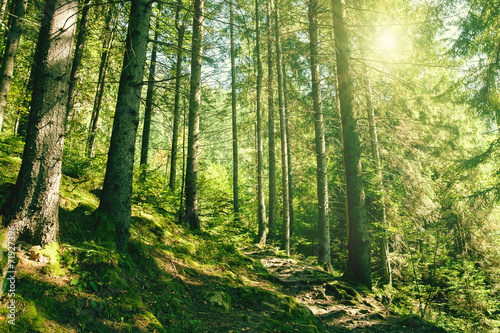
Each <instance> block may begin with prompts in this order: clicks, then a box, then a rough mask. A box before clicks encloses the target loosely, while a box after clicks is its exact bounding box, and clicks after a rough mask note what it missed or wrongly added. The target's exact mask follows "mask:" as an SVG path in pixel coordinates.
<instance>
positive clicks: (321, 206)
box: [309, 0, 333, 273]
mask: <svg viewBox="0 0 500 333" xmlns="http://www.w3.org/2000/svg"><path fill="white" fill-rule="evenodd" d="M309 50H310V54H311V81H312V98H313V111H314V134H315V144H316V184H317V194H318V245H319V250H318V262H319V263H320V264H323V265H325V267H326V269H327V270H328V272H330V273H333V268H332V261H331V256H330V221H329V217H328V175H327V160H326V142H325V122H324V120H323V106H322V100H321V83H320V80H321V78H320V73H319V55H318V1H317V0H309Z"/></svg>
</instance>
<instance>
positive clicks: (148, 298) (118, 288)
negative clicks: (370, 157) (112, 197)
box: [0, 220, 446, 333]
mask: <svg viewBox="0 0 500 333" xmlns="http://www.w3.org/2000/svg"><path fill="white" fill-rule="evenodd" d="M142 222H144V220H142ZM144 226H146V228H147V224H144V223H143V224H141V227H143V228H144V229H143V231H145V230H146V228H145V227H144ZM142 235H143V236H144V233H142ZM203 238H204V237H203ZM198 242H200V239H198ZM194 243H196V242H194ZM175 245H176V246H177V249H178V250H179V251H180V252H178V253H181V252H184V253H185V252H186V251H187V252H189V251H190V250H189V249H187V250H186V248H184V246H186V245H187V244H180V243H177V244H175ZM88 246H89V247H88V248H87V249H86V251H85V252H84V253H85V254H84V255H83V256H79V258H80V259H79V265H78V268H79V272H78V273H77V271H76V270H74V269H71V267H72V266H71V264H74V263H71V260H70V259H68V258H76V256H74V254H75V253H76V252H75V251H77V250H78V249H75V248H72V246H70V245H64V244H63V245H61V249H60V252H61V253H62V254H63V256H62V259H63V260H62V261H63V262H64V265H65V266H67V267H69V269H68V270H64V269H63V273H62V274H54V272H53V271H51V269H49V267H50V261H51V259H50V258H49V257H50V254H47V253H46V252H44V250H41V249H40V248H39V247H32V246H31V245H29V244H26V243H19V244H18V253H17V255H18V265H17V268H16V270H17V271H18V281H17V284H18V290H17V291H18V294H19V295H20V297H19V296H18V297H19V299H20V300H19V301H18V314H17V316H18V318H17V322H16V324H17V325H16V326H12V325H9V326H3V327H4V328H7V330H3V331H5V332H94V333H95V332H196V333H198V332H208V333H211V332H227V333H236V332H303V333H313V332H325V333H326V332H367V333H368V332H384V333H387V332H394V333H395V332H402V333H404V332H446V331H445V330H444V329H441V328H437V327H435V326H434V325H432V324H430V323H428V322H426V321H424V320H422V319H420V318H419V317H418V316H407V317H399V316H397V315H396V314H395V313H392V312H391V311H389V310H388V309H387V307H386V306H385V305H383V304H382V303H381V301H383V300H382V299H380V298H379V297H377V296H375V295H374V294H372V293H370V292H368V291H367V290H363V288H359V287H356V286H352V285H350V284H348V283H347V282H344V281H341V280H340V279H338V278H336V277H334V276H333V275H331V274H328V273H326V272H324V271H322V270H321V269H319V267H318V266H315V265H314V263H313V262H312V258H311V260H310V261H309V262H308V261H307V260H304V261H299V260H295V259H292V258H289V257H286V256H284V255H282V254H280V253H279V252H277V251H276V249H269V248H260V247H259V246H255V245H250V246H248V245H247V246H246V247H245V248H244V249H241V250H237V252H234V253H232V251H234V250H235V249H233V250H232V249H231V248H230V247H228V246H227V244H226V245H224V244H223V245H222V246H218V244H215V243H214V244H212V241H209V242H205V244H204V245H203V246H208V247H209V248H205V250H203V251H206V252H207V255H208V256H213V257H214V258H219V259H220V256H221V254H223V255H224V256H225V257H224V259H223V260H218V262H219V264H217V265H211V266H210V267H208V266H207V267H201V266H200V265H199V263H196V262H195V261H192V260H190V258H189V253H185V254H186V255H185V256H184V257H182V256H175V255H173V254H172V253H168V252H165V250H166V247H164V246H159V245H158V244H153V243H151V242H148V241H145V239H144V238H142V240H141V241H140V242H139V238H135V239H133V240H132V242H131V245H130V248H129V252H130V254H131V257H132V260H133V262H134V263H135V265H136V266H135V267H133V268H134V269H133V270H129V269H127V268H125V267H124V268H123V271H122V272H121V273H120V274H119V275H120V277H119V279H121V280H122V281H125V283H123V284H120V283H115V282H114V281H113V280H112V279H109V278H108V279H100V278H98V277H97V276H93V277H92V276H91V275H90V274H89V273H85V272H90V271H92V269H90V267H91V266H93V265H95V264H96V263H97V262H99V264H102V263H103V262H104V261H108V264H110V263H109V261H110V260H111V261H112V259H110V258H111V257H112V256H109V254H108V255H106V257H105V258H98V257H99V256H103V255H104V254H103V253H101V254H99V250H100V249H101V250H102V248H99V247H97V246H94V247H92V246H91V245H88ZM188 246H189V245H188ZM203 246H202V245H198V251H201V249H202V247H203ZM82 249H83V248H80V249H79V250H82ZM91 249H92V250H91ZM71 251H73V252H71ZM191 251H192V250H191ZM210 251H212V253H210ZM69 253H73V255H71V256H69V255H68V254H69ZM82 253H83V252H82ZM226 255H227V256H226ZM93 256H94V257H93ZM231 257H232V258H231ZM83 258H87V259H88V260H89V261H85V260H84V259H83ZM96 259H97V260H96ZM232 260H233V262H231V261H232ZM231 263H234V267H232V265H231ZM111 264H112V263H111ZM130 264H131V265H133V263H130ZM85 265H87V266H85ZM94 267H95V266H94ZM51 272H52V273H51ZM102 272H103V271H101V270H99V269H98V268H94V273H95V274H97V273H98V274H102ZM104 275H106V274H104ZM135 293H136V294H137V296H139V297H140V298H139V300H135V299H134V295H135ZM214 296H215V297H214ZM8 301H9V299H8V297H6V296H4V297H3V298H2V303H3V304H4V305H7V303H8ZM226 306H227V308H225V307H226ZM0 319H1V320H2V321H5V320H6V319H5V315H1V316H0ZM3 324H5V322H4V323H3Z"/></svg>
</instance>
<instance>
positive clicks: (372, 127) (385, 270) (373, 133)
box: [363, 68, 392, 284]
mask: <svg viewBox="0 0 500 333" xmlns="http://www.w3.org/2000/svg"><path fill="white" fill-rule="evenodd" d="M363 72H364V73H365V98H366V114H367V118H368V128H369V131H370V148H371V149H370V151H371V156H372V160H373V162H374V163H375V168H376V171H377V190H378V192H379V193H380V208H379V209H378V213H379V214H378V215H379V216H377V218H378V219H379V221H378V222H379V223H380V226H379V227H378V228H377V230H378V232H379V235H378V237H377V238H378V242H379V256H378V257H379V261H380V265H381V266H382V282H383V283H384V284H392V276H391V261H390V257H389V240H388V237H387V229H388V226H387V214H386V206H385V190H384V184H383V178H382V177H383V176H382V165H381V162H380V148H379V144H378V135H377V124H376V123H375V110H374V108H373V103H372V88H371V85H370V79H369V71H368V69H367V68H365V70H364V71H363Z"/></svg>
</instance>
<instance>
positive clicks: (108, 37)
mask: <svg viewBox="0 0 500 333" xmlns="http://www.w3.org/2000/svg"><path fill="white" fill-rule="evenodd" d="M113 12H114V7H110V9H109V10H108V13H107V14H106V18H105V21H104V36H103V37H104V38H103V44H102V53H101V63H100V65H99V79H98V81H97V88H96V93H95V98H94V108H93V109H92V117H91V119H90V128H89V137H88V142H87V157H88V158H92V157H94V146H95V136H96V133H97V124H98V121H99V112H100V110H101V103H102V96H103V94H104V83H105V81H106V74H107V72H108V63H109V52H110V51H111V46H112V44H113V39H114V29H113V28H112V19H113Z"/></svg>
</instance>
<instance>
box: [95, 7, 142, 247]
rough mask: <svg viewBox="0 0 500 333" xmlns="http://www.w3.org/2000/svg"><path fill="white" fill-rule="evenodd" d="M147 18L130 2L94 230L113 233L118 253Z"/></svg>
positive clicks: (125, 233)
mask: <svg viewBox="0 0 500 333" xmlns="http://www.w3.org/2000/svg"><path fill="white" fill-rule="evenodd" d="M150 16H151V2H150V1H148V0H132V6H131V8H130V16H129V24H128V32H127V39H126V42H125V54H124V60H123V68H122V72H121V76H120V85H119V88H118V96H117V101H116V110H115V117H114V122H113V130H112V133H111V142H110V147H109V153H108V162H107V165H106V175H105V177H104V184H103V189H102V194H101V203H100V205H99V208H98V210H97V214H98V217H99V219H98V220H99V222H100V223H99V225H98V226H99V227H100V228H102V230H97V232H101V233H108V232H109V231H108V230H114V232H115V235H114V237H115V239H114V240H115V242H116V246H117V248H118V250H120V251H124V250H125V249H126V245H127V240H128V238H129V235H130V216H131V212H132V207H131V199H132V180H133V169H134V152H135V139H136V136H137V127H138V125H139V107H140V102H141V90H142V82H143V77H144V65H145V63H146V51H147V42H148V35H149V20H150ZM98 229H99V228H98ZM98 235H99V234H98ZM99 236H104V237H103V238H104V240H108V239H109V238H110V237H113V235H99Z"/></svg>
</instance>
